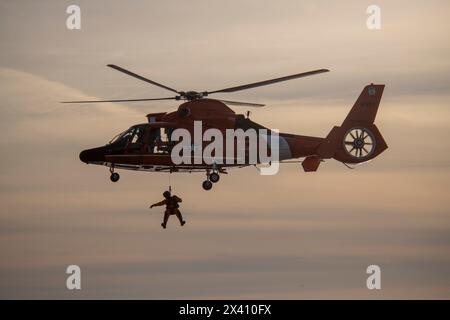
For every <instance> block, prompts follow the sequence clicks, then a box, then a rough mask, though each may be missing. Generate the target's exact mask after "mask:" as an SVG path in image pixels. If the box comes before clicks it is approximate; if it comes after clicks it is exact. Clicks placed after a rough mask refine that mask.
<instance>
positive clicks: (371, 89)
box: [342, 83, 384, 127]
mask: <svg viewBox="0 0 450 320" xmlns="http://www.w3.org/2000/svg"><path fill="white" fill-rule="evenodd" d="M383 90H384V84H373V83H372V84H370V85H368V86H366V87H365V88H364V89H363V91H362V92H361V94H360V95H359V97H358V100H356V102H355V104H354V105H353V107H352V109H351V110H350V112H349V113H348V115H347V117H346V118H345V120H344V122H343V123H342V127H345V126H347V125H348V124H350V123H352V122H359V123H373V122H374V121H375V116H376V115H377V111H378V106H379V105H380V100H381V96H382V95H383Z"/></svg>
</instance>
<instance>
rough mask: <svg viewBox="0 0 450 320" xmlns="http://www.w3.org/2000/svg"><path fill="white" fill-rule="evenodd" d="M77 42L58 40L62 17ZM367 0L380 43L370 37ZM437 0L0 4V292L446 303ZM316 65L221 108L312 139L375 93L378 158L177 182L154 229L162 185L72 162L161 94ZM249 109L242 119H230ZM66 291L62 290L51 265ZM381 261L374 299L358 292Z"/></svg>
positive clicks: (449, 145) (444, 145)
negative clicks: (177, 206)
mask: <svg viewBox="0 0 450 320" xmlns="http://www.w3.org/2000/svg"><path fill="white" fill-rule="evenodd" d="M71 4H77V5H79V6H80V8H81V30H68V29H67V28H66V19H67V17H68V15H67V14H66V8H67V6H69V5H71ZM371 4H377V5H378V6H380V8H381V30H369V29H368V28H367V27H366V20H367V17H368V14H367V13H366V9H367V7H368V6H369V5H371ZM449 12H450V2H448V1H444V0H443V1H437V0H435V1H376V2H373V1H356V0H355V1H313V0H311V1H263V0H259V1H256V0H254V1H211V0H209V1H206V0H205V1H132V2H124V1H118V0H116V1H106V0H96V1H92V0H90V1H87V0H86V1H56V0H55V1H44V0H43V1H31V0H30V1H25V0H22V1H12V0H11V1H8V0H5V1H1V2H0V48H1V50H0V98H1V102H0V128H1V136H0V148H1V150H2V152H1V158H0V164H1V167H0V298H2V299H11V298H26V299H29V298H40V299H54V298H61V299H79V298H97V299H103V298H114V299H118V298H124V299H129V298H135V299H170V298H171V299H196V298H201V299H215V298H227V299H228V298H235V299H240V298H253V299H264V298H266V299H305V298H306V299H307V298H321V299H323V298H327V299H329V298H331V299H335V298H339V299H353V298H373V299H380V298H439V299H444V298H445V299H449V298H450V192H449V190H450V140H449V137H450V59H449V57H450V43H449V41H448V34H449V31H450V21H449V19H448V14H449ZM109 63H112V64H116V65H120V66H123V67H125V68H128V69H130V70H132V71H135V72H137V73H139V74H142V75H143V76H146V77H149V78H151V79H153V80H156V81H158V82H161V83H163V84H166V85H168V86H171V87H175V88H177V89H179V90H215V89H220V88H224V87H228V86H232V85H238V84H244V83H248V82H254V81H259V80H265V79H269V78H274V77H279V76H285V75H289V74H294V73H299V72H304V71H309V70H314V69H320V68H328V69H330V70H331V72H329V73H326V74H320V75H316V76H313V77H309V78H304V79H298V80H293V81H289V82H285V83H281V84H275V85H272V86H267V87H261V88H257V89H253V90H248V91H243V92H237V93H233V94H223V95H222V96H219V95H218V96H217V98H223V99H230V100H238V101H250V102H256V103H265V104H267V107H265V108H261V109H253V110H251V111H252V114H251V119H252V120H254V121H256V122H258V123H261V124H263V125H265V126H267V127H270V128H274V129H275V128H276V129H280V131H282V132H290V133H296V134H304V135H313V136H320V137H323V136H326V134H327V133H328V132H329V130H330V129H331V128H332V126H333V125H339V124H340V123H341V122H342V120H343V119H344V118H345V116H346V114H347V112H348V111H349V110H350V108H351V106H352V105H353V103H354V101H355V100H356V98H357V97H358V95H359V93H360V92H361V90H362V89H363V87H364V86H365V85H367V84H369V83H372V82H373V83H380V84H385V85H386V88H385V90H384V96H383V98H382V100H381V105H380V108H379V112H378V116H377V119H376V124H377V126H378V128H379V129H380V131H381V132H382V134H383V136H384V138H385V140H386V142H387V144H388V146H389V149H387V150H386V151H385V152H384V153H383V154H381V155H380V156H379V157H378V158H376V159H374V160H373V161H371V162H370V163H368V164H365V165H362V166H359V167H357V168H356V169H355V170H349V169H347V168H346V167H345V166H344V165H342V164H341V163H339V162H336V161H334V160H328V161H326V162H325V163H322V164H321V166H320V168H319V170H318V172H316V173H305V172H303V170H302V168H301V166H300V165H299V164H285V165H284V166H282V167H281V170H280V172H279V173H278V174H277V175H276V176H261V175H259V174H258V172H257V171H256V170H255V168H253V167H251V168H245V169H239V170H230V171H229V174H228V175H222V177H221V181H220V182H219V183H218V184H217V185H215V186H214V188H213V190H211V191H208V192H206V191H203V189H202V188H201V182H202V181H203V180H204V175H203V174H178V175H176V174H173V175H171V182H172V186H173V188H174V193H175V194H176V195H178V196H180V197H181V198H182V199H183V203H182V206H181V210H182V213H183V215H184V216H185V218H186V220H187V224H186V225H185V226H184V227H180V226H179V225H178V222H177V221H176V218H175V217H172V218H171V219H170V220H169V224H168V228H167V229H166V230H163V229H162V228H161V225H160V223H161V220H162V214H163V209H161V208H155V209H152V210H149V209H148V206H149V205H150V204H151V203H154V202H157V201H160V200H162V192H163V191H164V190H165V189H166V188H167V186H168V183H169V180H168V175H167V174H161V173H157V174H154V173H144V172H131V171H120V174H121V180H120V181H119V182H118V183H112V182H111V181H110V180H109V172H108V169H107V168H106V167H100V166H94V165H86V164H83V163H81V162H80V161H79V159H78V154H79V152H80V151H81V150H83V149H87V148H91V147H95V146H101V145H104V144H105V143H107V142H108V141H109V140H110V139H111V138H112V137H113V136H115V135H116V134H117V133H119V132H121V131H123V130H125V129H127V128H128V127H129V126H131V125H133V124H137V123H142V122H145V121H146V118H145V115H146V114H147V113H150V112H160V111H172V110H175V109H176V107H177V106H178V104H177V103H176V102H172V101H169V102H144V103H139V102H138V103H128V104H101V105H76V104H75V105H64V104H60V103H59V102H60V101H63V100H83V99H121V98H122V99H127V98H147V97H148V98H150V97H165V96H170V93H169V95H168V94H167V93H168V92H167V91H165V90H163V89H160V88H157V87H154V86H151V85H149V84H146V83H144V82H141V81H138V80H137V79H133V78H131V77H127V76H126V75H124V74H121V73H119V72H117V71H115V70H112V69H110V68H107V67H106V64H109ZM233 109H234V110H235V111H236V112H237V113H245V112H246V111H247V109H246V108H244V107H233ZM71 264H76V265H79V266H80V267H81V270H82V290H80V291H69V290H67V289H66V286H65V284H66V277H67V275H66V274H65V270H66V267H67V266H68V265H71ZM372 264H375V265H379V266H380V267H381V272H382V273H381V274H382V289H381V290H368V289H367V288H366V278H367V276H368V275H367V274H366V268H367V266H369V265H372Z"/></svg>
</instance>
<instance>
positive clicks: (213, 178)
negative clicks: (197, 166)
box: [209, 172, 220, 183]
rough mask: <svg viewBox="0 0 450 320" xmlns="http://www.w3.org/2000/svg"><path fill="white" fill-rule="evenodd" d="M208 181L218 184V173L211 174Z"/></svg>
mask: <svg viewBox="0 0 450 320" xmlns="http://www.w3.org/2000/svg"><path fill="white" fill-rule="evenodd" d="M209 180H210V181H211V182H212V183H216V182H219V180H220V176H219V174H218V173H216V172H213V173H211V174H210V175H209Z"/></svg>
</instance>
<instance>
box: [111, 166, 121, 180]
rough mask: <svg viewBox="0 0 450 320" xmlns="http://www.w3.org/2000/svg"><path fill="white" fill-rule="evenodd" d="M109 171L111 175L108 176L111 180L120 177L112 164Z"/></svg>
mask: <svg viewBox="0 0 450 320" xmlns="http://www.w3.org/2000/svg"><path fill="white" fill-rule="evenodd" d="M109 172H111V176H110V177H109V178H110V179H111V181H112V182H117V181H119V179H120V175H119V174H118V173H117V172H114V166H111V167H110V168H109Z"/></svg>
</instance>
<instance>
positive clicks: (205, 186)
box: [202, 180, 213, 190]
mask: <svg viewBox="0 0 450 320" xmlns="http://www.w3.org/2000/svg"><path fill="white" fill-rule="evenodd" d="M212 186H213V184H212V182H211V181H209V180H205V181H203V183H202V187H203V189H205V190H211V188H212Z"/></svg>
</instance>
